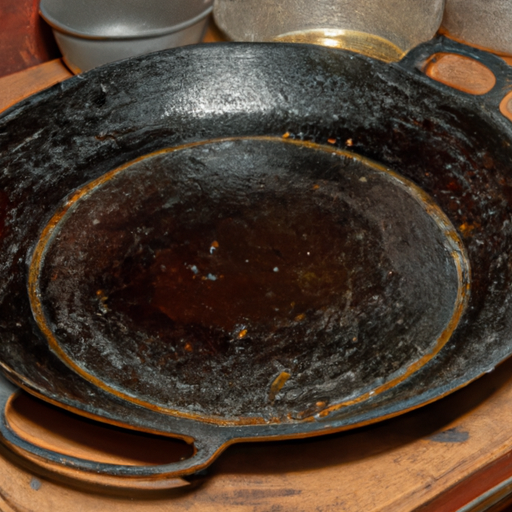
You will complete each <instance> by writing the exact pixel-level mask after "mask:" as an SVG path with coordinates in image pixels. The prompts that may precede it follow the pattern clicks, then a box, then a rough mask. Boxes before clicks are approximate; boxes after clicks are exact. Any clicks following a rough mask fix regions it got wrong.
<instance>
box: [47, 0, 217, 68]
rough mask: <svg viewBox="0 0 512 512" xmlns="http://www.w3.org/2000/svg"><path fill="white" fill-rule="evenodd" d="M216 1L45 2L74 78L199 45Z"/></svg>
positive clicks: (55, 33)
mask: <svg viewBox="0 0 512 512" xmlns="http://www.w3.org/2000/svg"><path fill="white" fill-rule="evenodd" d="M212 3H213V0H41V4H40V6H39V12H40V14H41V16H42V17H43V18H44V19H45V20H46V21H47V22H48V23H49V24H50V25H51V26H52V28H53V33H54V35H55V39H56V40H57V44H58V45H59V48H60V50H61V52H62V56H63V58H64V61H65V62H66V64H67V65H68V66H69V68H70V69H71V70H72V71H73V72H74V73H80V72H82V71H87V70H88V69H91V68H94V67H96V66H100V65H102V64H106V63H107V62H112V61H115V60H120V59H124V58H127V57H134V56H136V55H142V54H144V53H150V52H152V51H157V50H162V49H164V48H173V47H175V46H183V45H186V44H193V43H198V42H199V41H200V40H201V38H202V35H203V32H204V29H205V27H206V22H207V17H208V15H209V14H210V12H211V10H212Z"/></svg>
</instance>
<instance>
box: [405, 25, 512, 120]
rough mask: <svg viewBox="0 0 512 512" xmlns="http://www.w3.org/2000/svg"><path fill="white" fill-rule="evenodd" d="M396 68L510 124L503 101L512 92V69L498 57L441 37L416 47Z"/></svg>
mask: <svg viewBox="0 0 512 512" xmlns="http://www.w3.org/2000/svg"><path fill="white" fill-rule="evenodd" d="M395 65H397V66H400V67H401V68H402V69H404V70H406V71H407V72H409V73H411V74H413V75H415V76H417V77H421V78H422V79H423V80H426V81H428V82H429V83H430V84H431V85H433V86H434V87H436V88H438V89H439V90H441V91H443V92H445V93H446V92H448V91H450V92H452V93H453V94H457V95H458V96H462V97H464V99H465V100H466V101H468V102H472V103H474V104H475V103H476V104H477V105H478V106H479V107H480V108H482V109H484V110H487V111H490V112H496V113H498V112H499V111H501V113H502V114H504V115H505V117H508V118H509V119H510V120H511V121H512V104H511V111H510V117H509V116H508V115H507V114H506V113H505V112H504V111H503V105H504V104H503V102H504V98H506V96H507V95H508V94H509V93H510V92H511V90H512V85H511V84H512V67H511V66H509V65H508V64H507V63H506V62H505V61H504V60H503V59H502V58H501V57H499V56H497V55H493V54H492V53H489V52H486V51H484V50H479V49H477V48H474V47H472V46H468V45H465V44H463V43H459V42H457V41H454V40H452V39H448V38H447V37H445V36H442V35H441V36H438V37H436V38H435V39H432V40H431V41H429V42H427V43H424V44H421V45H419V46H417V47H416V48H414V49H413V50H411V51H410V52H409V53H408V54H407V55H406V56H405V57H404V58H403V59H402V60H401V61H400V62H399V63H397V64H395ZM511 99H512V98H511Z"/></svg>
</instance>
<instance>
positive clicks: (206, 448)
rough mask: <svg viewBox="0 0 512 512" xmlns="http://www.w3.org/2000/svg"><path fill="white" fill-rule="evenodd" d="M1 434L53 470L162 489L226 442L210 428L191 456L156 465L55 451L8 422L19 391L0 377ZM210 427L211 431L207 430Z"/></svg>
mask: <svg viewBox="0 0 512 512" xmlns="http://www.w3.org/2000/svg"><path fill="white" fill-rule="evenodd" d="M0 379H1V380H0V437H1V440H2V442H3V443H4V444H5V445H7V446H8V447H9V448H10V449H11V451H13V452H14V453H16V454H17V455H19V456H21V457H22V458H23V459H25V460H29V461H30V462H32V463H35V464H36V465H38V466H40V467H43V468H44V469H46V470H49V471H51V472H52V473H57V474H59V475H61V476H64V477H70V478H73V479H75V480H76V479H78V480H82V481H87V482H90V483H94V484H99V485H102V486H109V487H125V488H131V489H165V488H171V487H180V486H182V485H187V484H188V482H186V481H183V480H181V479H180V477H182V476H186V475H190V474H193V473H196V472H198V471H200V470H202V469H204V468H205V467H207V466H208V465H210V464H211V463H212V462H213V461H214V460H215V459H216V458H217V456H218V455H219V454H220V453H221V452H222V451H223V450H224V449H225V448H226V447H227V446H228V444H229V442H228V440H227V438H226V437H225V435H222V432H221V431H219V432H215V430H216V428H215V427H214V428H212V429H211V430H209V432H208V437H207V438H203V439H200V438H199V436H198V438H196V439H194V440H193V444H194V448H195V452H194V454H193V455H192V457H190V458H188V459H185V460H180V461H178V462H172V463H169V464H162V465H158V466H146V465H144V466H134V465H117V464H106V463H100V462H95V461H91V460H87V459H81V458H77V457H72V456H70V455H66V454H62V453H58V452H56V451H53V450H50V449H47V448H45V447H43V446H39V445H37V444H34V443H32V442H30V441H28V440H27V439H24V438H23V437H21V436H20V435H18V433H17V432H15V431H14V430H13V429H12V428H11V426H10V425H9V421H8V417H7V415H6V410H7V408H8V406H9V403H10V402H11V400H13V399H14V398H15V397H16V395H17V394H18V393H19V392H20V391H19V389H18V388H16V387H15V386H13V385H12V384H10V383H9V382H7V381H5V380H4V379H3V378H1V377H0ZM210 431H211V433H210Z"/></svg>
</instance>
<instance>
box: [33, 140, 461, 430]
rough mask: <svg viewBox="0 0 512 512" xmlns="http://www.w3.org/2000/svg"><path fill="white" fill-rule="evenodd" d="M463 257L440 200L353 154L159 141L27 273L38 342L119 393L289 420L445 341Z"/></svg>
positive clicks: (457, 302)
mask: <svg viewBox="0 0 512 512" xmlns="http://www.w3.org/2000/svg"><path fill="white" fill-rule="evenodd" d="M469 272H470V271H469V264H468V261H467V258H466V256H465V252H464V248H463V244H462V242H461V241H460V239H459V237H458V235H457V233H456V231H455V229H454V228H453V227H452V225H451V224H450V222H449V221H448V220H447V218H446V217H445V216H444V214H443V213H442V211H441V210H440V209H439V208H438V207H437V206H436V205H435V203H434V202H433V201H431V200H430V198H429V197H428V196H427V195H426V194H425V193H424V192H422V191H421V190H420V189H419V188H418V187H416V186H415V185H414V184H413V183H412V182H410V181H408V180H406V179H405V178H402V177H401V176H399V175H398V174H396V173H394V172H393V171H390V170H388V169H386V168H384V167H382V166H380V165H378V164H376V163H374V162H371V161H368V160H366V159H363V158H362V157H359V156H356V155H353V154H350V153H347V152H343V151H339V150H335V149H332V148H329V147H325V146H318V145H314V144H311V143H305V142H300V141H290V140H286V139H278V138H270V137H267V138H265V137H254V138H240V139H230V140H214V141H207V142H201V143H193V144H189V145H187V146H181V147H177V148H171V149H168V150H163V151H159V152H157V153H153V154H150V155H147V156H145V157H143V158H140V159H138V160H136V161H134V162H131V163H129V164H126V165H125V166H123V167H121V168H118V169H115V170H114V171H111V172H110V173H107V174H106V175H104V176H102V177H100V178H98V179H97V180H95V181H93V182H91V183H89V184H87V185H86V186H84V187H83V188H81V189H79V190H78V191H76V192H75V193H74V195H72V196H71V197H70V198H68V201H67V202H66V204H65V205H64V206H62V207H61V208H60V209H59V210H58V211H57V212H56V213H55V214H54V216H53V218H52V219H51V220H50V222H49V223H48V224H47V226H46V228H45V229H44V231H43V233H42V234H41V237H40V239H39V242H38V244H37V246H36V249H35V252H34V255H33V258H32V262H31V267H30V276H29V295H30V300H31V306H32V310H33V313H34V317H35V319H36V321H37V323H38V325H39V327H40V329H41V331H42V332H43V333H44V334H45V336H46V338H47V340H48V342H49V344H50V346H51V348H52V350H53V351H54V352H55V353H57V355H58V356H59V357H60V358H61V359H63V360H64V361H65V362H66V363H67V364H68V365H69V366H71V367H72V368H73V369H74V370H75V371H77V372H78V373H80V374H81V375H82V376H84V377H85V378H87V379H88V380H90V381H92V382H94V383H95V384H96V385H98V386H99V387H101V388H103V389H106V390H108V391H110V392H112V393H114V394H115V395H118V396H120V397H122V398H124V399H127V400H129V401H131V402H135V403H137V404H140V405H142V406H145V407H149V408H152V409H156V410H159V411H163V412H167V413H169V414H175V415H180V416H185V417H193V418H198V419H200V420H204V421H210V422H214V423H221V424H226V423H234V424H251V423H259V422H266V423H273V422H275V423H277V422H283V421H292V422H293V421H302V420H305V419H311V418H313V417H314V416H315V415H317V414H324V413H325V412H326V411H330V410H332V409H333V408H337V407H342V406H343V405H347V404H350V403H354V402H357V401H361V400H364V399H366V398H368V397H370V396H372V395H374V394H377V393H380V392H381V391H383V390H385V389H389V388H390V387H392V386H394V385H396V384H397V383H399V382H401V381H403V380H404V379H406V378H407V377H408V376H410V375H411V374H412V373H414V372H415V371H417V370H418V369H419V368H421V367H422V366H423V365H424V364H426V363H427V362H428V361H429V360H430V359H431V358H432V357H434V356H435V355H436V354H437V352H438V351H439V350H440V349H441V348H442V347H443V346H444V345H445V344H446V342H447V341H448V339H449V338H450V335H451V333H452V332H453V331H454V329H455V328H456V326H457V324H458V321H459V319H460V317H461V315H462V312H463V310H464V307H465V304H466V301H467V295H468V290H469Z"/></svg>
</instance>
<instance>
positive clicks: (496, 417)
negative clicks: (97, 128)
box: [0, 30, 512, 512]
mask: <svg viewBox="0 0 512 512" xmlns="http://www.w3.org/2000/svg"><path fill="white" fill-rule="evenodd" d="M218 39H219V35H218V34H217V33H215V32H212V30H210V31H209V32H208V34H207V40H218ZM70 76H71V74H70V73H69V71H68V70H67V69H66V68H65V66H64V65H63V64H62V63H61V61H60V60H53V61H49V62H46V63H44V64H41V65H38V66H35V67H32V68H29V69H27V70H25V71H21V72H18V73H16V74H12V75H9V76H6V77H4V78H1V79H0V110H2V109H5V108H7V107H9V106H11V105H12V104H14V103H16V102H17V101H19V100H20V99H22V98H24V97H27V96H28V95H30V94H32V93H34V92H36V91H38V90H41V89H43V88H45V87H48V86H50V85H52V84H55V83H57V82H59V81H62V80H65V79H67V78H69V77H70ZM43 409H44V408H43ZM34 414H35V413H34ZM37 414H39V413H37ZM40 414H43V413H40ZM78 421H81V420H78ZM101 428H106V427H98V429H99V430H101ZM52 435H53V439H50V443H53V444H54V445H55V446H58V445H59V444H60V445H62V444H66V443H69V442H72V443H74V445H75V446H79V445H81V446H82V448H83V449H84V450H86V451H87V450H89V452H91V450H92V449H91V447H90V446H88V445H87V444H88V443H90V441H91V440H90V439H86V438H83V437H82V438H80V437H79V438H76V437H75V438H73V433H71V434H70V433H68V434H65V433H62V432H60V433H58V434H57V433H54V434H52ZM67 436H68V437H67ZM50 437H51V435H50ZM510 493H512V360H511V361H508V362H506V363H504V364H503V365H501V366H500V367H499V368H498V369H496V370H495V371H494V372H492V373H490V374H488V375H485V376H484V377H483V378H481V379H480V380H478V381H477V382H475V383H473V384H471V385H469V386H468V387H466V388H465V389H463V390H460V391H458V392H457V393H455V394H453V395H451V396H449V397H447V398H445V399H443V400H441V401H439V402H437V403H435V404H432V405H429V406H427V407H424V408H422V409H419V410H417V411H413V412H411V413H409V414H406V415H404V416H402V417H399V418H395V419H392V420H388V421H386V422H383V423H380V424H377V425H373V426H369V427H365V428H361V429H358V430H355V431H352V432H346V433H340V434H336V435H329V436H324V437H319V438H315V439H309V440H300V441H287V442H274V443H258V444H256V443H255V444H241V445H235V446H232V447H230V448H229V449H228V450H227V451H226V452H225V453H224V454H223V455H221V457H220V458H219V459H218V460H217V461H216V462H215V463H214V464H213V465H212V466H211V467H210V468H209V469H208V471H207V474H206V475H202V476H199V477H194V478H192V479H191V480H190V483H188V484H187V485H184V486H183V487H180V488H177V489H170V490H167V491H159V492H157V493H155V492H153V493H150V494H147V493H146V494H144V493H141V492H138V493H136V492H131V493H130V492H127V491H108V492H107V491H105V490H103V491H101V490H99V489H97V488H90V487H89V488H88V487H85V486H84V485H82V484H80V483H73V482H71V481H66V482H63V481H59V480H58V479H56V478H55V477H54V476H52V474H51V473H48V472H45V471H44V470H41V469H40V468H38V467H36V466H33V465H31V464H30V463H26V462H23V461H22V460H20V459H18V458H17V457H16V456H14V455H13V454H11V453H10V452H9V451H8V450H7V449H6V448H4V447H2V446H0V509H1V510H2V511H3V512H14V511H16V512H18V511H32V512H36V511H37V512H50V511H64V510H66V511H67V510H69V511H74V512H92V511H95V512H96V511H109V512H118V511H119V512H129V511H132V510H133V511H137V512H140V511H143V512H157V511H158V512H161V511H162V512H163V511H171V510H172V511H200V512H210V511H211V512H218V511H237V512H249V511H251V512H252V511H258V512H260V511H261V512H263V511H265V512H267V511H268V512H270V511H273V512H285V511H286V512H287V511H290V512H292V511H293V512H313V511H317V512H328V511H336V512H339V511H345V512H361V511H364V512H373V511H380V512H402V511H403V512H406V511H407V512H410V511H422V512H454V511H460V512H470V511H471V512H477V511H484V510H493V511H495V512H497V511H499V510H504V507H506V505H507V500H508V495H509V494H510Z"/></svg>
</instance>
